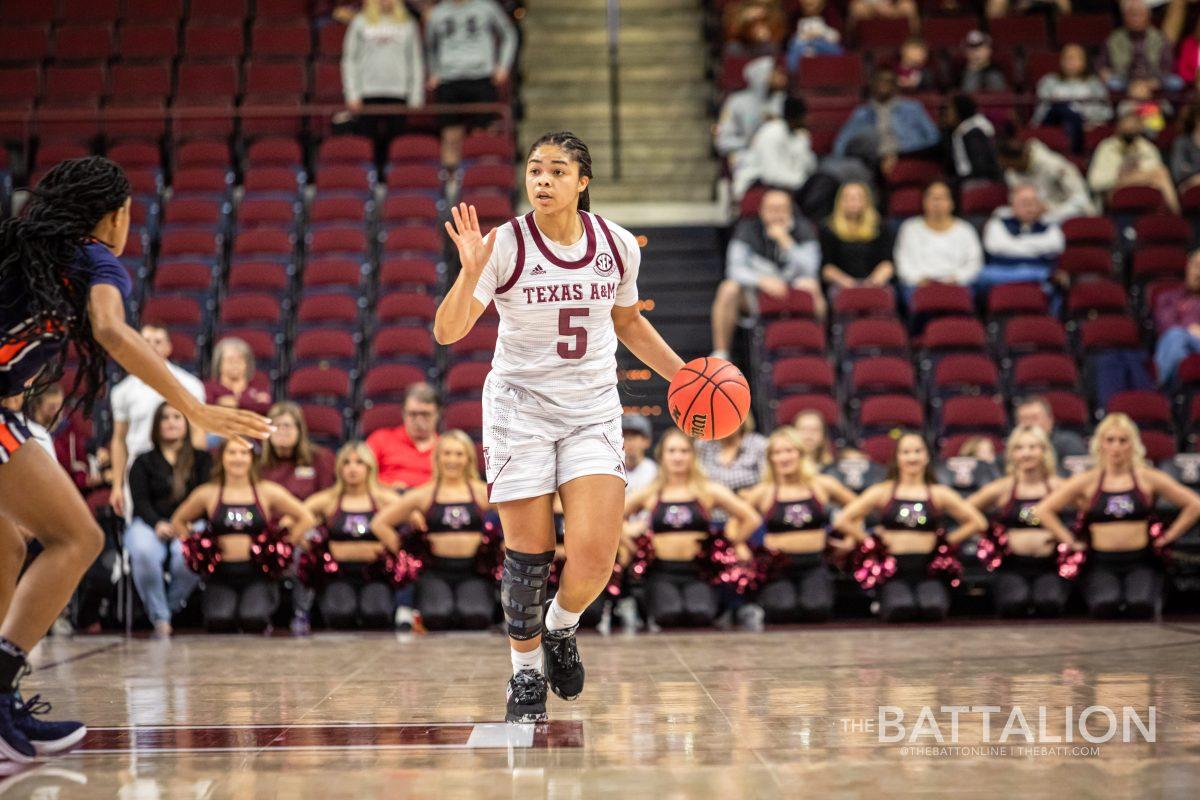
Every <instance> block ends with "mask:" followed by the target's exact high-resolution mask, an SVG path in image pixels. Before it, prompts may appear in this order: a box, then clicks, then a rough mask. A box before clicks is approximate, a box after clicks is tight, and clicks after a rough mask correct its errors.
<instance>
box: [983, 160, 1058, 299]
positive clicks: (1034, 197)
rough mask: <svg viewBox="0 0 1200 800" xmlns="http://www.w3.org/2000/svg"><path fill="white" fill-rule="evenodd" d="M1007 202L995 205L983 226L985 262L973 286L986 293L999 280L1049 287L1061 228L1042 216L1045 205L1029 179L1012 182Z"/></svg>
mask: <svg viewBox="0 0 1200 800" xmlns="http://www.w3.org/2000/svg"><path fill="white" fill-rule="evenodd" d="M1008 198H1009V200H1008V202H1009V205H1008V206H1007V207H1004V208H998V209H996V211H995V212H994V213H993V214H992V217H991V219H989V220H988V221H987V224H986V225H985V226H984V227H983V249H984V250H986V251H987V263H986V264H984V266H983V271H982V272H980V274H979V280H978V282H976V284H975V288H976V290H977V291H978V292H980V293H981V294H986V293H987V290H988V289H990V288H991V287H992V286H995V285H997V284H1000V283H1017V282H1032V283H1039V284H1041V285H1042V286H1043V288H1045V289H1047V290H1049V289H1050V288H1051V287H1050V284H1049V281H1050V276H1051V274H1052V273H1053V272H1054V268H1055V267H1056V266H1058V259H1059V257H1060V256H1062V252H1063V250H1064V249H1066V246H1067V243H1066V239H1065V238H1064V237H1063V232H1062V228H1060V227H1059V226H1058V224H1057V223H1055V222H1047V221H1046V219H1045V213H1046V206H1045V204H1044V203H1042V198H1040V197H1039V196H1038V190H1037V187H1036V186H1034V185H1033V184H1031V183H1022V184H1018V185H1017V186H1014V187H1013V188H1012V190H1011V191H1010V192H1009V195H1008Z"/></svg>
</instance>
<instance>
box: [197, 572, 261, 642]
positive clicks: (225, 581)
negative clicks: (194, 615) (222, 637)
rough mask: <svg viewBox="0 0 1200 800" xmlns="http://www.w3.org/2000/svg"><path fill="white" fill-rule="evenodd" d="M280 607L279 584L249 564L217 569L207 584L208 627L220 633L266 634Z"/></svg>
mask: <svg viewBox="0 0 1200 800" xmlns="http://www.w3.org/2000/svg"><path fill="white" fill-rule="evenodd" d="M277 608H279V583H278V582H277V581H273V580H269V579H267V578H265V577H263V576H262V574H261V573H260V572H258V570H256V569H255V567H254V565H253V564H251V563H250V562H249V561H235V562H226V563H222V564H220V565H218V566H217V571H216V572H215V573H213V576H212V577H211V578H209V579H207V580H206V581H205V585H204V627H205V628H206V629H207V630H209V631H212V632H216V633H229V632H233V631H236V630H238V629H239V628H240V629H241V630H243V631H245V632H246V633H262V632H263V631H265V630H266V629H267V628H268V627H269V626H270V624H271V616H272V615H273V614H274V613H275V610H276V609H277Z"/></svg>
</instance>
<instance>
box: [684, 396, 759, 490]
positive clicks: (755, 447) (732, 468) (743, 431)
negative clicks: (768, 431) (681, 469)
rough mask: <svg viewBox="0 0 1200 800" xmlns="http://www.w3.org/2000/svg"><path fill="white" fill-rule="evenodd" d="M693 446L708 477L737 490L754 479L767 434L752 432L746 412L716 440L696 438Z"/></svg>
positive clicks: (757, 471)
mask: <svg viewBox="0 0 1200 800" xmlns="http://www.w3.org/2000/svg"><path fill="white" fill-rule="evenodd" d="M696 449H697V452H698V454H699V456H700V466H701V467H702V468H703V469H704V473H705V474H706V475H708V479H709V480H711V481H716V482H717V483H719V484H721V485H722V486H724V487H725V488H726V489H730V490H732V491H735V492H737V491H740V490H742V489H746V488H748V487H750V486H753V485H754V484H756V483H758V481H759V479H760V477H761V473H762V466H763V459H764V458H765V457H766V455H767V437H765V436H763V435H762V434H761V433H757V432H755V430H754V415H752V414H747V415H746V418H745V419H744V420H743V421H742V424H741V427H739V428H738V429H737V430H736V431H735V432H734V433H732V434H730V435H729V436H726V437H725V438H724V439H721V440H719V441H705V442H697V443H696Z"/></svg>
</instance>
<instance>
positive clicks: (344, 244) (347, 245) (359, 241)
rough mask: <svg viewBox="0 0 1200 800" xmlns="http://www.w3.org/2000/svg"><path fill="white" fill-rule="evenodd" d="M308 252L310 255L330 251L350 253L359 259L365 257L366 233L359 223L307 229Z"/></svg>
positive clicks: (319, 254) (327, 253)
mask: <svg viewBox="0 0 1200 800" xmlns="http://www.w3.org/2000/svg"><path fill="white" fill-rule="evenodd" d="M307 239H308V241H307V245H308V252H309V255H311V256H322V255H329V254H332V253H343V254H352V255H353V256H356V257H358V258H360V259H364V258H365V257H366V252H367V234H366V232H365V231H364V230H363V228H362V226H361V225H346V224H342V225H329V226H324V227H320V228H315V229H313V230H311V231H309V234H308V237H307Z"/></svg>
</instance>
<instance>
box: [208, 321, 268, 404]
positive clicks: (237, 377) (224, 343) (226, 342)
mask: <svg viewBox="0 0 1200 800" xmlns="http://www.w3.org/2000/svg"><path fill="white" fill-rule="evenodd" d="M212 375H213V376H214V377H212V378H209V379H208V380H207V381H205V382H204V393H205V395H206V396H207V398H208V400H207V402H209V403H213V404H215V405H218V406H226V407H227V408H244V409H247V410H249V411H253V412H254V413H256V414H266V413H267V411H268V410H269V409H270V408H271V384H270V383H269V382H268V381H267V379H266V377H265V376H262V375H258V374H256V372H255V365H254V352H253V351H252V350H251V349H250V345H248V344H246V343H245V342H244V341H242V340H241V339H238V338H236V337H233V336H227V337H226V338H224V339H222V340H221V341H219V342H217V346H216V347H214V348H213V357H212Z"/></svg>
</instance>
